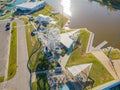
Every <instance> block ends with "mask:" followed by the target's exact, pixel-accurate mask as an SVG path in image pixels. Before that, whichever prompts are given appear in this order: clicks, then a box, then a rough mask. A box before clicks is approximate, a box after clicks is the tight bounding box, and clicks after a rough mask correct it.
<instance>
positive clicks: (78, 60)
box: [66, 30, 113, 87]
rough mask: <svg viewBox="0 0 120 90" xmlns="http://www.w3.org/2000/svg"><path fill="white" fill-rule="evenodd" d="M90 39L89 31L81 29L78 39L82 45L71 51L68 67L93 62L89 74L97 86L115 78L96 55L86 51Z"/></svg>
mask: <svg viewBox="0 0 120 90" xmlns="http://www.w3.org/2000/svg"><path fill="white" fill-rule="evenodd" d="M88 39H89V32H88V31H86V30H81V31H80V36H79V39H78V40H79V43H80V44H81V46H78V47H77V48H76V49H75V50H74V51H73V52H72V53H71V56H70V58H69V60H68V63H67V65H66V67H69V66H73V65H78V64H85V63H93V65H92V68H91V71H90V75H89V76H90V77H91V78H92V79H93V80H94V87H95V86H98V85H101V84H103V83H106V82H109V81H111V80H113V77H112V76H111V75H110V73H109V72H108V71H107V70H106V68H105V67H104V66H103V65H102V64H101V63H100V62H99V61H98V60H97V58H96V57H94V56H93V55H92V54H91V53H85V51H86V47H87V43H88Z"/></svg>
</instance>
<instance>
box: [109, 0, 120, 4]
mask: <svg viewBox="0 0 120 90" xmlns="http://www.w3.org/2000/svg"><path fill="white" fill-rule="evenodd" d="M108 1H110V2H111V3H113V4H117V5H120V0H108Z"/></svg>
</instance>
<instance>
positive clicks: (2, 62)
mask: <svg viewBox="0 0 120 90" xmlns="http://www.w3.org/2000/svg"><path fill="white" fill-rule="evenodd" d="M7 22H9V20H5V21H2V20H0V76H4V74H5V69H6V62H7V61H8V60H9V46H10V42H9V41H10V30H9V31H5V25H6V24H7Z"/></svg>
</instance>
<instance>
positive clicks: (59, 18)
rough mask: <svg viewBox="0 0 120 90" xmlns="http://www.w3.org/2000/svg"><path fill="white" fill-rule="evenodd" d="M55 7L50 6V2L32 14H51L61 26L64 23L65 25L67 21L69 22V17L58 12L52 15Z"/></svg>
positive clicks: (35, 15)
mask: <svg viewBox="0 0 120 90" xmlns="http://www.w3.org/2000/svg"><path fill="white" fill-rule="evenodd" d="M53 10H54V9H53V8H52V7H51V6H49V5H48V4H47V5H46V6H45V7H44V8H43V9H41V10H39V11H37V12H35V13H34V14H31V15H32V16H34V17H37V16H38V15H39V14H43V15H46V16H50V17H51V18H53V19H54V20H55V21H57V24H56V25H57V26H58V27H59V26H60V27H63V25H65V23H66V22H67V20H68V19H67V18H66V17H65V16H63V15H62V14H60V13H59V14H56V15H52V14H51V12H52V11H53Z"/></svg>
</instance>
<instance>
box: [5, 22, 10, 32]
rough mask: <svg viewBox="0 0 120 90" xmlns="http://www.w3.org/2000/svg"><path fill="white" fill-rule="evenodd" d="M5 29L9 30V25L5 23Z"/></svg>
mask: <svg viewBox="0 0 120 90" xmlns="http://www.w3.org/2000/svg"><path fill="white" fill-rule="evenodd" d="M5 28H6V31H8V30H10V23H7V24H6V26H5Z"/></svg>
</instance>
